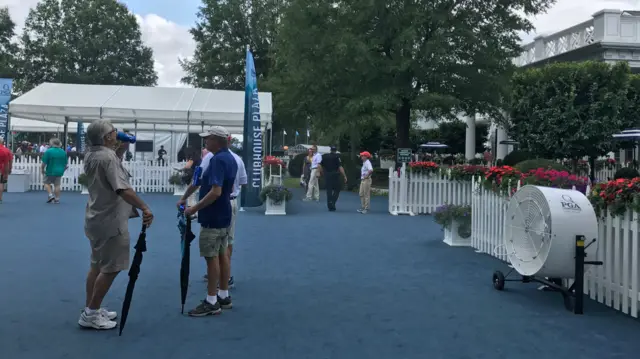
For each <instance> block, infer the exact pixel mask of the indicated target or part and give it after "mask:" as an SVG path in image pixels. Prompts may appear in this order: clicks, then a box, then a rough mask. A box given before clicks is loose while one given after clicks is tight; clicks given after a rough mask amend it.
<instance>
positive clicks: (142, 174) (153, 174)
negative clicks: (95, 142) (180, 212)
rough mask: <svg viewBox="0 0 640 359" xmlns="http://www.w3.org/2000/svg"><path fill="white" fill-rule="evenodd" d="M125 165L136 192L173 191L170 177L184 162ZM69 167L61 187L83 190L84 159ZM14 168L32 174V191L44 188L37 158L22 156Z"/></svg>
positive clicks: (70, 189) (16, 161) (68, 189)
mask: <svg viewBox="0 0 640 359" xmlns="http://www.w3.org/2000/svg"><path fill="white" fill-rule="evenodd" d="M123 164H124V167H125V168H126V169H127V171H129V173H130V174H131V178H130V182H131V186H132V187H133V188H134V190H136V192H173V191H174V186H173V185H172V184H170V183H169V177H171V175H172V174H173V173H175V172H176V170H175V169H174V167H176V168H182V167H184V163H174V164H167V165H166V166H158V165H153V164H151V163H149V162H148V161H140V162H127V161H125V162H123ZM68 166H69V167H68V168H67V170H66V171H65V173H64V176H62V181H61V187H62V190H63V191H81V190H82V186H81V185H80V184H79V183H78V176H80V174H82V173H83V172H84V170H83V166H84V164H83V162H82V161H71V160H69V162H68ZM13 170H14V171H15V170H19V171H25V172H26V173H29V174H30V177H31V178H30V182H31V187H30V189H31V190H32V191H40V190H43V189H44V183H43V180H44V178H43V175H42V171H41V162H40V161H39V160H38V159H36V158H30V157H27V158H21V159H16V160H15V161H14V162H13Z"/></svg>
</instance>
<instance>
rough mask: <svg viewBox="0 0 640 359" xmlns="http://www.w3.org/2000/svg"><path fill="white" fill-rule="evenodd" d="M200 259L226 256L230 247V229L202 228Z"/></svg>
mask: <svg viewBox="0 0 640 359" xmlns="http://www.w3.org/2000/svg"><path fill="white" fill-rule="evenodd" d="M199 242H200V257H204V258H216V257H217V256H218V255H224V254H225V253H226V252H227V246H228V245H229V228H203V227H200V238H199Z"/></svg>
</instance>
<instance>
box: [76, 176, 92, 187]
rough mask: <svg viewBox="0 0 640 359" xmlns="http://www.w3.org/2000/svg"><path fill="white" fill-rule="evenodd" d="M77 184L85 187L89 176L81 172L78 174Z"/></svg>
mask: <svg viewBox="0 0 640 359" xmlns="http://www.w3.org/2000/svg"><path fill="white" fill-rule="evenodd" d="M78 184H79V185H81V186H84V187H87V186H88V185H89V178H88V177H87V174H86V173H84V172H83V173H81V174H80V175H78Z"/></svg>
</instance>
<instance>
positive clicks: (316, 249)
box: [0, 193, 640, 359]
mask: <svg viewBox="0 0 640 359" xmlns="http://www.w3.org/2000/svg"><path fill="white" fill-rule="evenodd" d="M322 196H323V198H324V193H323V194H322ZM44 199H45V198H44V196H43V194H42V193H27V194H19V195H17V194H6V196H5V201H4V204H2V205H0V233H1V234H0V245H1V246H2V247H1V249H0V353H1V354H0V357H2V358H3V359H4V358H6V359H45V358H46V359H60V358H72V359H76V358H77V359H80V358H91V359H113V358H119V359H134V358H136V359H137V358H142V357H147V356H148V357H149V358H156V359H190V358H209V357H211V358H214V357H224V358H251V359H256V358H274V359H287V358H292V359H301V358H313V359H316V358H318V359H319V358H331V359H337V358H345V359H347V358H348V359H356V358H367V359H376V358H384V359H390V358H398V359H408V358H420V359H425V358H428V359H440V358H443V359H444V358H446V359H462V358H469V359H500V358H505V359H545V358H563V357H576V358H577V357H579V358H581V359H596V358H597V359H602V358H607V359H613V358H625V359H629V358H636V357H638V355H640V354H639V353H640V341H638V338H639V337H640V322H639V321H637V320H634V319H632V318H630V317H627V316H624V315H622V314H619V313H617V312H614V311H612V310H609V309H608V308H606V307H603V306H601V305H597V304H595V303H591V302H589V303H588V305H587V308H586V310H587V314H586V315H584V316H574V315H572V314H569V313H568V312H566V311H565V310H564V309H563V306H562V301H561V299H560V297H559V295H558V294H553V293H543V292H539V291H536V289H535V286H534V285H518V284H511V285H510V286H509V287H508V289H509V290H508V291H505V292H497V291H495V290H493V288H492V287H491V283H490V277H491V273H492V271H493V270H494V269H495V268H496V267H501V266H502V265H501V264H500V263H499V262H498V261H497V260H494V259H492V258H490V257H488V256H483V255H478V254H475V253H474V252H473V250H471V249H468V248H450V247H447V246H445V245H444V244H443V243H442V242H441V239H442V232H441V231H440V229H439V228H438V226H437V225H436V224H434V223H433V220H432V219H431V218H429V217H413V218H412V217H393V216H391V215H389V214H388V213H387V212H386V198H384V197H377V198H374V201H373V206H374V208H373V212H372V213H370V214H369V215H366V216H365V215H360V214H357V213H355V211H354V210H355V209H356V208H358V199H357V196H356V195H354V194H352V193H344V194H343V195H342V198H341V199H340V202H339V203H338V212H335V213H330V212H328V211H326V206H325V204H324V203H320V204H317V203H303V202H301V201H299V200H295V201H293V202H291V203H290V205H289V208H288V211H289V215H287V216H285V217H266V216H264V215H263V214H262V213H260V212H259V211H257V210H251V211H247V212H244V213H242V214H241V215H240V217H239V219H238V230H237V242H236V246H237V249H236V253H235V256H234V263H235V265H234V268H233V272H234V275H235V277H236V282H237V289H235V290H234V291H233V292H232V295H233V298H234V309H233V310H232V311H228V312H224V313H223V314H222V315H221V316H218V317H209V318H188V317H183V316H181V315H180V296H179V289H178V269H179V235H178V232H177V229H176V227H175V210H174V207H173V204H174V203H175V200H176V198H175V197H172V196H169V195H145V199H146V200H147V201H148V202H149V203H150V204H151V206H152V208H153V210H154V211H155V214H156V223H155V224H154V226H153V227H152V228H151V229H150V230H149V236H148V237H149V252H148V254H147V255H146V256H145V259H144V262H143V267H142V273H141V275H140V279H139V281H138V286H137V288H136V293H135V296H134V302H133V305H132V309H131V314H130V317H129V319H128V322H127V327H126V330H125V332H124V334H123V336H122V337H118V336H117V332H116V331H112V332H94V331H86V330H81V329H79V328H78V326H77V324H76V321H77V319H78V314H79V311H80V309H81V308H82V305H83V301H84V299H83V298H84V293H83V291H84V278H85V272H86V269H87V265H88V251H89V249H88V244H87V241H86V239H84V237H83V230H82V218H83V212H84V204H85V201H86V197H83V196H81V195H80V194H65V196H64V197H63V199H62V204H60V205H57V206H56V205H47V204H44V203H43V200H44ZM138 228H139V222H132V224H131V232H132V235H133V236H135V235H136V234H137V233H138V230H139V229H138ZM193 250H194V251H193V253H194V257H195V258H194V259H193V260H192V283H191V287H190V294H189V298H188V306H189V307H192V306H194V305H196V304H197V302H198V300H200V299H202V298H203V296H204V293H205V283H204V282H202V281H201V275H202V274H203V272H204V263H203V262H202V261H201V260H200V259H199V258H198V257H197V254H196V253H197V250H196V248H194V249H193ZM126 281H127V276H126V275H121V276H120V277H119V278H118V279H117V280H116V283H115V287H114V288H113V290H112V292H111V293H110V295H109V296H108V297H107V299H106V303H105V304H106V305H108V306H109V307H110V308H113V309H117V310H119V309H120V306H121V301H122V296H123V295H124V292H125V287H126Z"/></svg>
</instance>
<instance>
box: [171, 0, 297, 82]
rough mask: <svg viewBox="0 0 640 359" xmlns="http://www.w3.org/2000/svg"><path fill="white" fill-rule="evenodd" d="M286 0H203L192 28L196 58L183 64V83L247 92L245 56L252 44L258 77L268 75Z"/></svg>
mask: <svg viewBox="0 0 640 359" xmlns="http://www.w3.org/2000/svg"><path fill="white" fill-rule="evenodd" d="M283 6H285V1H283V0H253V1H251V2H248V1H246V0H211V1H204V5H203V6H202V7H200V10H199V11H198V13H197V18H198V20H197V22H196V25H195V27H193V28H192V29H191V31H190V32H191V35H192V36H193V39H194V40H195V42H196V50H195V53H194V55H193V59H191V60H185V61H181V65H182V68H183V70H184V71H185V72H186V76H185V77H183V78H182V82H184V83H186V84H189V85H192V86H195V87H203V88H215V89H221V90H244V80H245V57H246V56H245V54H246V47H247V45H250V47H251V51H252V53H253V57H254V62H255V66H256V73H257V75H258V84H259V85H261V79H265V78H267V77H268V76H269V73H270V70H271V67H272V66H271V61H272V60H271V57H272V56H271V51H272V45H273V43H274V42H275V41H276V35H277V27H278V19H279V18H280V11H281V9H282V7H283Z"/></svg>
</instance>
